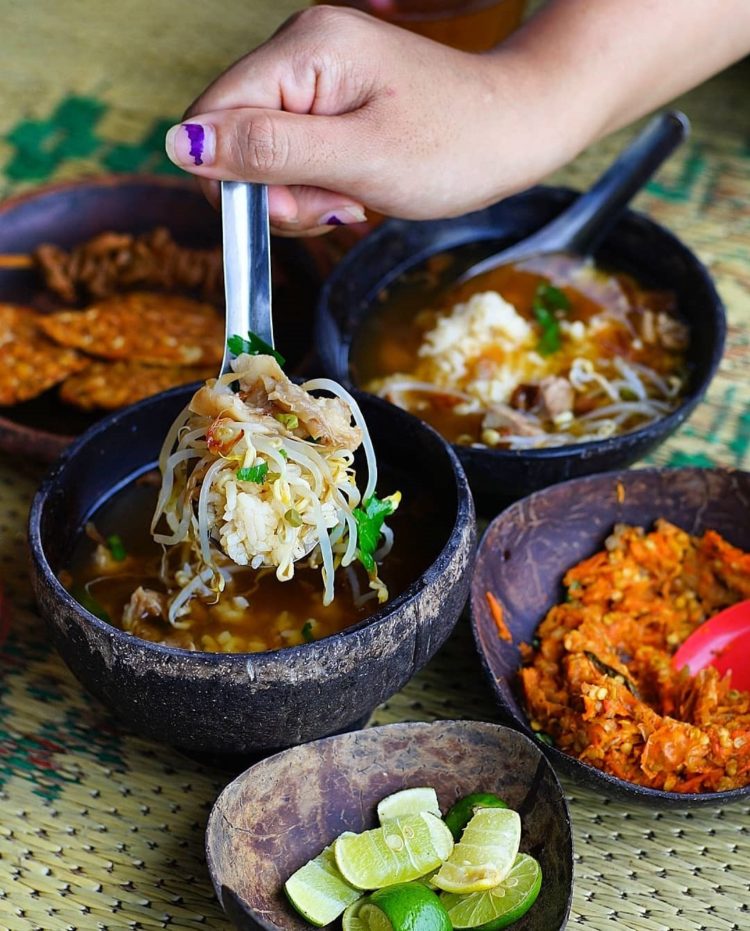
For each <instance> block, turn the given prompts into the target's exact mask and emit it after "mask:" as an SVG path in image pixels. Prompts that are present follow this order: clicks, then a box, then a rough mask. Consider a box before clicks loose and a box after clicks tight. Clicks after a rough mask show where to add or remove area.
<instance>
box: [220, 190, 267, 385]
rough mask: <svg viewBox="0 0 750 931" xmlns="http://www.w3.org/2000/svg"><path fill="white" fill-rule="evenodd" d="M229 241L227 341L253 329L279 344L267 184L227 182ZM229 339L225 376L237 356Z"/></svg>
mask: <svg viewBox="0 0 750 931" xmlns="http://www.w3.org/2000/svg"><path fill="white" fill-rule="evenodd" d="M221 224H222V235H223V240H224V293H225V296H226V305H227V307H226V340H228V339H229V337H230V336H234V335H235V334H237V335H239V336H243V337H247V334H248V332H249V331H252V332H253V333H255V334H256V335H257V336H259V337H260V338H261V339H262V340H264V341H265V342H266V343H268V345H269V346H273V319H272V317H271V234H270V231H269V227H268V189H267V188H266V186H265V184H245V183H244V182H242V181H222V182H221ZM226 340H225V341H224V358H223V359H222V362H221V372H220V373H219V374H220V375H225V374H227V372H230V371H231V367H230V362H231V361H232V359H233V358H234V356H233V353H231V352H230V351H229V348H228V346H227V342H226Z"/></svg>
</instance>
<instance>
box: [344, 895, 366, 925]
mask: <svg viewBox="0 0 750 931" xmlns="http://www.w3.org/2000/svg"><path fill="white" fill-rule="evenodd" d="M365 902H367V899H366V898H364V897H363V898H361V899H357V901H356V902H352V904H351V905H347V907H346V911H345V912H344V914H343V915H342V916H341V927H342V929H343V931H367V925H366V924H365V923H364V922H363V921H362V919H361V918H360V917H359V912H360V909H361V908H362V906H363V905H364V904H365Z"/></svg>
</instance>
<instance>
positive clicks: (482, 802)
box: [444, 792, 508, 841]
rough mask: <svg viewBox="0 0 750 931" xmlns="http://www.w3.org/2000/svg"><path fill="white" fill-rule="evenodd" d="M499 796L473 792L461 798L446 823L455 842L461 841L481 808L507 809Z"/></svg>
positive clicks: (506, 804)
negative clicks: (464, 831)
mask: <svg viewBox="0 0 750 931" xmlns="http://www.w3.org/2000/svg"><path fill="white" fill-rule="evenodd" d="M507 807H508V803H507V802H504V801H503V799H501V798H500V796H499V795H494V794H493V793H492V792H472V793H471V795H466V796H464V798H460V799H459V800H458V801H457V802H456V804H455V805H453V807H452V808H451V809H450V811H449V812H448V814H447V815H446V816H445V819H444V820H445V823H446V824H447V825H448V827H449V828H450V832H451V834H452V835H453V840H456V841H457V840H460V838H461V834H462V832H463V829H464V828H465V827H466V825H467V824H468V823H469V822H470V821H471V819H472V818H473V817H474V815H475V814H476V812H477V811H478V810H479V809H480V808H507Z"/></svg>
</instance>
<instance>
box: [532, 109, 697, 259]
mask: <svg viewBox="0 0 750 931" xmlns="http://www.w3.org/2000/svg"><path fill="white" fill-rule="evenodd" d="M689 132H690V121H689V120H688V118H687V117H686V116H685V114H684V113H680V112H679V111H677V110H667V111H665V112H664V113H660V114H659V115H658V116H656V117H654V119H653V120H651V121H650V122H649V123H648V125H647V126H646V128H645V129H644V130H643V131H642V132H641V133H639V135H638V136H637V137H636V138H635V140H634V141H633V142H631V143H630V145H629V146H628V147H627V148H626V149H625V150H624V151H623V152H622V153H621V154H620V156H619V157H618V158H617V159H616V160H615V161H614V162H613V163H612V164H611V165H610V167H609V168H608V169H607V170H606V171H605V172H604V174H603V175H602V176H601V177H600V178H599V179H598V180H597V181H596V182H595V183H594V184H593V186H592V187H591V188H590V189H589V190H588V191H587V192H586V193H585V194H582V195H581V196H580V197H579V198H578V200H577V201H575V203H574V204H573V205H572V206H571V208H570V209H569V210H566V211H565V213H564V214H563V215H562V216H560V217H558V218H557V219H556V220H553V222H552V223H550V224H549V225H548V226H546V227H545V228H544V230H543V231H540V233H541V232H544V234H545V236H544V251H545V252H548V251H555V243H557V244H558V245H557V248H559V249H561V250H562V249H564V250H565V251H567V252H573V253H577V254H578V255H589V254H590V253H591V252H593V251H594V249H595V248H596V247H597V246H598V245H599V243H600V242H601V241H602V239H603V238H604V237H605V236H606V234H607V233H608V232H609V230H610V229H611V228H612V226H613V225H614V223H615V222H616V221H617V220H618V219H619V218H620V214H621V213H622V211H623V209H624V208H625V207H626V206H627V204H628V203H629V202H630V200H631V199H632V198H633V197H634V196H635V195H636V194H637V193H638V191H640V190H641V188H642V187H643V185H644V184H645V183H646V182H647V181H648V179H649V178H650V177H651V175H652V174H654V172H655V171H656V170H657V168H659V166H660V165H661V164H662V162H663V161H664V160H665V159H666V158H667V156H668V155H671V153H672V152H673V151H674V150H675V149H676V148H677V146H678V145H679V144H680V143H681V142H682V141H683V140H684V139H685V138H686V137H687V135H688V133H689ZM528 243H529V241H528V240H527V244H528ZM539 251H541V250H539Z"/></svg>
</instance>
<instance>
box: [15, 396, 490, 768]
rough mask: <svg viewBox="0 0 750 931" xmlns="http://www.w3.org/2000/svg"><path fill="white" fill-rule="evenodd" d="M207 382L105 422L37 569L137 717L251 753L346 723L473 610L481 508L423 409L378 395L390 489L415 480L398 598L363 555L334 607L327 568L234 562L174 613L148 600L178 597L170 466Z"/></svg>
mask: <svg viewBox="0 0 750 931" xmlns="http://www.w3.org/2000/svg"><path fill="white" fill-rule="evenodd" d="M190 396H191V390H190V389H179V390H175V391H171V392H167V393H165V394H163V395H158V396H156V397H154V398H150V399H148V400H146V401H143V402H141V403H140V404H137V405H135V406H133V407H131V408H128V409H127V410H125V411H122V412H120V413H118V414H115V415H113V416H112V417H110V418H108V419H107V420H105V421H102V422H101V423H100V424H98V425H97V426H96V427H95V428H93V429H92V430H90V431H89V432H88V433H86V434H85V435H84V436H83V437H82V438H81V439H80V440H79V441H78V442H76V443H75V444H74V446H72V447H71V448H70V450H69V451H67V452H66V454H65V455H64V456H63V458H62V459H61V460H60V461H59V463H58V465H57V466H56V467H55V469H54V470H53V472H52V473H51V475H50V477H49V478H48V479H47V481H46V482H45V483H44V485H43V486H42V488H41V489H40V491H39V492H38V494H37V496H36V498H35V500H34V503H33V506H32V511H31V518H30V530H29V536H30V544H31V553H32V577H33V581H34V586H35V590H36V594H37V598H38V600H39V603H40V607H41V610H42V613H43V614H44V616H45V617H46V619H47V621H48V623H49V626H50V631H51V635H52V638H53V641H54V642H55V645H56V646H57V648H58V649H59V651H60V652H61V654H62V656H63V658H64V659H65V660H66V662H67V663H68V665H69V666H70V667H71V669H72V670H73V672H74V673H75V675H76V676H77V677H78V678H79V679H80V680H81V682H82V683H83V684H84V685H85V686H86V687H87V688H88V689H89V690H90V691H91V692H93V693H94V694H95V695H96V696H98V697H99V698H100V699H101V700H102V701H104V702H105V704H107V705H108V706H110V708H112V710H113V711H114V712H115V713H116V714H117V715H118V716H119V717H120V718H121V719H123V720H124V721H125V722H126V723H127V724H128V725H129V726H131V727H132V728H133V729H134V730H135V731H137V732H139V733H142V734H144V735H146V736H148V737H152V738H156V739H159V740H162V741H164V742H166V743H169V744H173V745H175V746H179V747H183V748H186V749H190V750H194V751H202V752H213V753H248V752H256V751H264V750H271V749H275V748H278V747H284V746H290V745H293V744H297V743H301V742H304V741H306V740H311V739H315V738H317V737H320V736H322V735H325V734H330V733H333V732H336V731H339V730H341V729H345V728H347V727H349V726H351V725H353V724H354V723H355V722H357V721H358V720H360V719H361V718H362V717H363V716H364V715H366V714H367V713H368V712H369V711H371V710H372V708H374V707H375V706H376V705H377V704H378V703H380V702H381V701H383V700H384V699H385V698H387V697H388V696H390V695H392V694H393V693H394V692H395V691H397V690H398V689H399V688H401V686H402V685H404V684H405V683H406V682H407V680H408V679H409V678H410V677H411V676H412V675H413V674H414V673H415V672H416V671H417V670H418V669H420V668H421V667H422V666H423V665H424V664H425V663H426V662H427V661H428V660H429V659H430V657H431V656H432V655H433V654H434V653H435V651H436V650H437V649H438V647H439V646H440V645H441V644H442V643H443V641H444V640H445V639H446V637H447V636H448V634H449V633H450V631H451V629H452V628H453V625H454V624H455V622H456V620H457V618H458V616H459V613H460V611H461V608H462V607H463V604H464V601H465V600H466V597H467V593H468V585H469V572H470V568H471V559H472V554H473V548H474V513H473V506H472V501H471V495H470V493H469V490H468V486H467V484H466V479H465V476H464V474H463V471H462V469H461V466H460V464H459V463H458V461H457V459H456V457H455V455H454V454H453V452H452V451H451V449H450V447H449V446H448V445H447V444H445V443H444V442H443V441H442V440H441V439H440V437H439V436H438V435H437V434H436V433H435V432H434V431H432V430H430V429H429V428H427V427H425V426H423V425H422V424H420V423H419V421H417V420H416V419H415V418H413V417H410V416H409V415H407V414H405V413H403V412H400V411H397V410H394V409H393V408H392V407H391V406H390V405H387V404H385V402H383V401H379V400H378V399H371V398H367V397H366V396H365V397H363V398H361V399H360V400H361V405H362V412H363V414H364V417H365V420H366V422H367V424H368V427H369V431H370V434H371V436H372V440H373V444H374V449H375V453H376V456H377V459H378V465H379V472H380V479H379V483H378V489H380V488H384V489H385V488H387V489H388V490H389V491H390V490H396V489H398V490H399V491H400V492H401V494H402V502H401V506H400V508H399V510H398V511H397V512H396V514H394V515H393V517H392V518H389V520H388V523H389V524H390V526H391V529H392V531H393V547H392V549H391V551H390V553H389V554H388V557H387V559H386V560H384V561H383V567H382V575H383V580H384V581H385V582H386V584H387V585H388V588H389V593H390V598H389V600H388V601H386V602H385V604H379V603H378V601H377V599H370V600H368V599H367V598H363V597H361V595H362V592H363V591H366V589H367V578H366V576H362V574H361V573H358V572H357V571H356V570H355V567H354V566H350V567H349V570H351V571H349V570H346V572H342V571H341V570H338V571H337V573H336V591H335V597H334V599H333V601H331V602H330V603H328V604H326V603H325V602H326V601H327V599H324V598H323V585H322V582H321V579H320V572H319V570H318V571H317V572H315V571H313V570H312V569H309V570H304V569H301V570H300V571H298V572H296V573H295V575H294V578H292V579H291V580H290V581H279V579H278V578H277V577H276V576H275V574H274V573H273V572H266V571H264V570H262V569H261V570H260V571H258V572H254V571H253V570H252V567H249V566H244V567H243V566H234V569H233V570H232V571H231V572H230V573H227V574H228V576H229V580H228V581H227V583H226V587H225V589H224V590H223V591H222V592H221V596H220V598H219V600H218V602H217V603H216V604H212V603H211V601H212V599H205V600H204V601H203V602H200V603H197V604H196V605H195V608H194V610H191V611H190V612H189V613H188V614H183V613H180V614H179V615H178V616H177V617H175V618H174V619H172V620H174V623H167V622H166V618H164V619H159V618H158V613H159V612H158V611H153V612H151V611H150V609H149V605H148V604H146V601H145V600H146V599H148V598H152V599H154V600H158V599H159V597H163V596H162V595H160V592H159V582H160V561H161V558H162V551H161V548H160V547H159V546H157V545H156V544H155V543H154V541H153V539H152V538H151V536H150V533H149V523H150V520H151V514H152V513H153V510H154V505H155V503H156V498H157V493H158V485H159V477H158V473H155V472H154V468H155V464H156V459H157V456H158V454H159V449H160V447H161V445H162V442H163V440H164V437H165V436H166V434H167V431H168V430H169V427H170V425H171V424H172V422H173V420H174V419H175V417H176V416H177V415H178V414H179V412H180V411H181V410H182V409H183V408H184V407H185V405H186V403H187V401H188V400H189V398H190ZM436 501H440V502H441V506H440V507H439V508H436V507H435V502H436ZM185 571H187V567H186V570H185ZM138 593H143V594H142V596H141V595H139V594H138ZM140 597H142V598H143V599H144V601H143V603H140V602H139V603H137V604H135V605H134V598H135V599H136V600H137V599H138V598H140ZM150 614H153V617H150V616H149V615H150Z"/></svg>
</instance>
